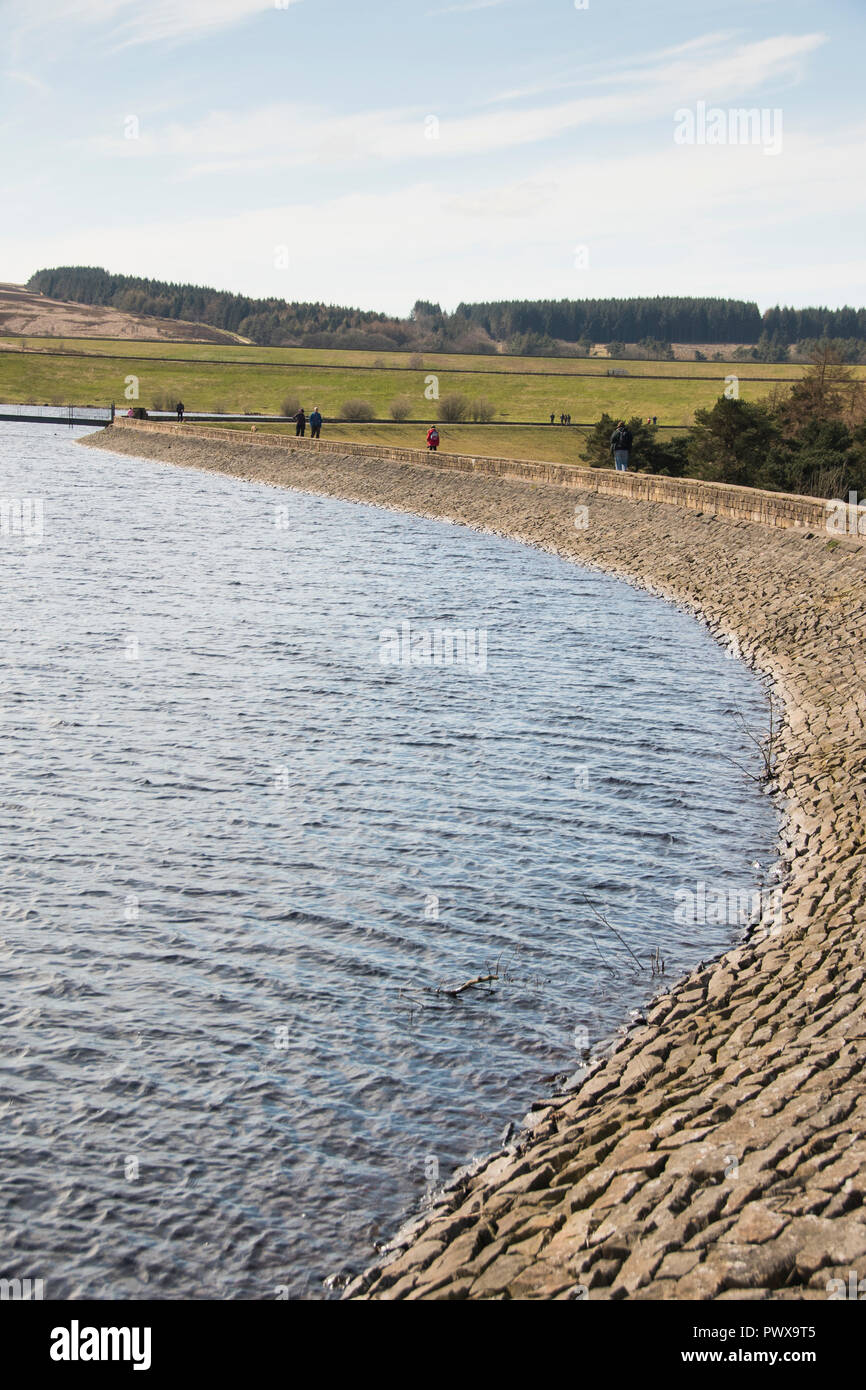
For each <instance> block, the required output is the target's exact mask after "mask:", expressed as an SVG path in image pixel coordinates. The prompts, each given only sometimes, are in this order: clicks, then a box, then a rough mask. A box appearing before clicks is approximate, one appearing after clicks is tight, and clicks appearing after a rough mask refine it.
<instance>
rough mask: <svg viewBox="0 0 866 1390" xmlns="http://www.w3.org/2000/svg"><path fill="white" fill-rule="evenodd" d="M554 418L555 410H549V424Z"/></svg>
mask: <svg viewBox="0 0 866 1390" xmlns="http://www.w3.org/2000/svg"><path fill="white" fill-rule="evenodd" d="M555 418H556V411H555V410H551V412H550V423H551V424H553V422H554V420H555Z"/></svg>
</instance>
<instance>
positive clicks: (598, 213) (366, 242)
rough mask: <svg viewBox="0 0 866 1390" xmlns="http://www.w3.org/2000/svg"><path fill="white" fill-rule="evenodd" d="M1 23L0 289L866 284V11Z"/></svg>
mask: <svg viewBox="0 0 866 1390" xmlns="http://www.w3.org/2000/svg"><path fill="white" fill-rule="evenodd" d="M0 19H2V30H3V34H4V43H3V48H2V57H0V199H2V208H3V216H2V219H0V280H5V281H11V282H14V283H23V282H24V281H26V280H27V278H28V277H29V276H30V275H31V274H32V273H33V272H34V271H35V270H37V269H39V268H41V267H44V266H52V265H70V264H72V265H81V264H83V265H100V266H104V267H105V268H106V269H108V270H111V271H114V272H119V273H125V274H132V275H146V276H151V277H154V278H157V279H165V280H175V281H190V282H193V283H195V284H204V285H212V286H215V287H216V288H218V289H229V290H234V291H238V292H241V293H245V294H250V295H256V296H264V295H276V296H279V297H280V298H284V299H288V300H315V301H325V302H328V303H334V304H343V305H353V306H357V307H360V308H365V309H379V310H382V311H384V312H387V313H392V314H401V315H405V314H406V313H408V312H409V310H410V309H411V307H412V305H413V303H414V302H415V300H416V299H426V300H432V301H435V302H438V303H440V304H441V305H442V307H443V308H445V309H449V310H451V309H453V308H454V307H455V306H456V305H457V304H458V303H459V302H461V301H475V300H483V299H534V298H555V299H563V298H567V299H579V298H585V297H595V296H599V297H604V296H609V295H654V294H695V295H725V296H731V297H734V298H744V299H755V300H757V302H758V304H759V306H760V308H761V309H764V308H766V307H767V306H769V305H772V304H776V303H789V304H797V305H805V304H827V305H830V306H832V307H835V306H839V305H842V304H845V303H849V304H856V305H862V304H863V303H864V302H866V258H864V255H863V246H864V235H863V233H864V205H866V179H864V177H863V175H864V166H866V157H864V146H866V140H864V136H866V106H864V102H863V99H862V96H861V95H860V93H861V90H862V73H863V71H864V69H866V3H864V0H822V3H821V4H815V3H814V0H784V2H782V0H653V3H647V2H646V0H454V3H449V0H368V3H366V4H364V5H361V4H359V3H357V0H148V3H143V0H0ZM740 109H754V110H756V111H758V112H760V113H762V114H761V119H760V121H759V123H758V124H757V125H756V126H755V128H754V130H751V128H750V131H749V132H746V131H744V130H743V129H741V128H740V123H739V120H738V118H737V117H736V115H734V116H733V117H732V116H731V115H730V113H731V112H734V113H735V112H736V111H738V110H740ZM746 134H749V135H750V136H751V135H753V136H754V138H753V139H752V138H748V139H746V138H743V137H744V135H746Z"/></svg>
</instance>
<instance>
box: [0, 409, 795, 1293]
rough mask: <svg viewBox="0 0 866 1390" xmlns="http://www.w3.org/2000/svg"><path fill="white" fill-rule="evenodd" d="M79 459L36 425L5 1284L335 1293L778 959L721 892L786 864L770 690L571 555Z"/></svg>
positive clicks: (9, 653) (14, 477)
mask: <svg viewBox="0 0 866 1390" xmlns="http://www.w3.org/2000/svg"><path fill="white" fill-rule="evenodd" d="M78 433H80V431H75V432H73V431H69V430H65V431H64V430H62V429H59V428H52V427H49V426H39V425H32V426H25V425H14V424H10V425H7V426H4V427H3V428H2V432H0V500H2V501H3V504H4V510H3V534H2V535H0V564H2V573H3V580H2V645H0V736H2V751H3V757H2V763H0V839H2V845H3V861H2V880H0V884H2V907H0V913H2V915H0V982H2V988H0V1010H2V1015H0V1016H2V1023H3V1037H4V1047H3V1051H2V1055H0V1221H2V1240H0V1250H2V1261H3V1267H0V1276H2V1277H5V1278H9V1277H15V1276H19V1277H31V1278H42V1279H44V1281H45V1296H46V1297H49V1298H70V1297H74V1298H96V1299H105V1298H112V1297H119V1298H153V1297H157V1298H218V1299H222V1298H251V1299H273V1298H277V1297H279V1296H281V1295H284V1294H285V1293H286V1292H288V1293H289V1295H290V1296H292V1297H322V1296H326V1294H325V1291H324V1289H323V1285H322V1281H323V1279H324V1277H325V1276H327V1275H328V1274H330V1273H331V1272H332V1271H334V1270H336V1269H338V1268H345V1267H348V1268H360V1267H361V1266H363V1265H364V1264H365V1263H366V1262H369V1260H370V1259H371V1258H372V1257H373V1253H374V1251H373V1246H374V1242H375V1241H376V1240H380V1239H384V1238H385V1237H387V1236H388V1235H389V1234H390V1233H392V1232H393V1230H394V1228H395V1227H396V1225H397V1224H398V1223H399V1221H400V1219H401V1217H402V1216H404V1215H405V1214H407V1213H408V1212H410V1211H411V1210H412V1209H413V1208H414V1207H417V1205H418V1204H419V1203H420V1202H422V1201H424V1200H425V1199H426V1197H428V1196H429V1195H430V1194H431V1193H432V1192H433V1191H434V1190H435V1187H436V1184H437V1183H438V1182H439V1181H441V1180H444V1179H445V1178H446V1177H447V1176H448V1174H449V1173H450V1172H451V1171H452V1170H453V1168H454V1167H455V1166H456V1165H459V1164H461V1163H463V1162H465V1161H466V1160H467V1159H468V1158H469V1157H470V1156H471V1155H472V1154H473V1153H479V1154H481V1153H484V1152H486V1151H488V1150H490V1149H492V1148H494V1147H496V1145H497V1143H498V1141H499V1137H500V1135H501V1134H502V1131H503V1129H504V1128H505V1126H506V1125H507V1124H508V1123H509V1122H511V1121H515V1122H519V1120H520V1118H521V1117H522V1115H523V1114H524V1112H525V1111H526V1109H527V1106H528V1104H529V1103H530V1102H531V1101H533V1100H536V1099H538V1098H540V1097H542V1096H544V1095H545V1094H546V1093H549V1091H550V1089H551V1082H552V1078H554V1077H555V1076H563V1075H570V1074H571V1073H573V1072H575V1071H576V1069H577V1068H578V1067H579V1065H580V1064H581V1062H582V1061H585V1060H586V1056H587V1052H588V1051H590V1052H591V1050H592V1049H593V1048H595V1047H597V1046H598V1045H599V1044H600V1043H601V1042H602V1041H603V1040H604V1039H606V1038H609V1037H610V1036H611V1034H613V1033H614V1032H615V1030H616V1029H617V1027H618V1026H620V1025H622V1024H623V1023H625V1022H627V1021H628V1019H629V1015H630V1011H632V1010H634V1009H638V1008H640V1007H641V1006H642V1005H643V1004H645V1003H646V1001H647V1000H648V999H649V997H650V996H651V995H652V993H653V992H654V991H655V990H656V989H657V988H658V986H659V980H658V979H657V978H654V977H653V974H652V971H651V968H650V953H651V952H654V951H656V950H658V951H659V952H660V955H661V957H662V958H663V959H664V960H665V962H666V966H665V971H666V973H665V977H664V978H665V980H673V979H675V978H676V977H677V975H678V974H680V973H681V972H682V971H684V970H685V969H687V968H689V967H691V966H693V965H694V964H696V963H697V962H698V961H699V960H701V959H707V960H708V959H710V958H711V957H712V956H713V955H715V954H717V953H718V952H720V951H721V950H723V949H724V948H725V947H727V946H729V945H730V944H731V943H732V941H733V940H734V939H736V938H737V937H738V936H739V935H740V934H741V932H742V926H741V925H740V924H739V922H738V921H737V920H732V917H731V914H728V915H727V917H725V916H724V914H719V913H718V912H715V913H714V912H704V913H703V916H701V915H700V913H699V914H698V920H694V917H692V918H689V916H688V912H687V911H685V910H684V908H683V904H684V903H686V902H688V901H692V902H698V901H700V885H707V886H709V888H710V890H713V889H719V888H721V890H722V891H727V890H729V889H730V890H734V892H735V893H741V894H742V895H744V896H748V893H749V892H750V891H751V890H753V889H755V888H756V886H757V884H758V880H759V876H760V873H761V872H762V871H761V870H759V869H758V868H756V867H754V866H755V864H756V862H758V863H760V864H761V865H764V866H766V865H767V863H768V862H769V860H770V859H771V858H772V854H773V842H774V837H775V832H776V816H775V814H774V811H773V808H772V806H771V804H770V802H769V801H768V799H767V798H765V797H763V796H762V795H761V794H760V793H759V791H758V790H757V787H756V786H755V785H754V784H753V783H751V782H750V781H749V779H748V778H747V777H745V776H744V775H743V772H742V771H741V770H740V768H738V767H737V766H736V764H737V763H741V764H744V765H748V766H749V767H751V768H752V769H753V770H755V771H757V758H756V755H755V750H754V749H753V747H752V745H751V743H750V741H749V738H748V737H747V735H746V733H745V732H744V729H743V723H744V722H745V724H746V725H748V727H749V728H750V729H752V730H753V731H754V732H755V733H756V734H758V735H760V734H762V733H763V732H764V730H765V726H766V705H765V701H764V696H763V691H762V689H761V686H760V684H759V682H758V681H757V679H756V678H755V677H753V676H752V675H751V674H750V673H749V672H748V671H747V670H746V669H745V668H744V667H743V666H741V665H740V664H739V663H738V662H736V661H734V660H731V659H729V658H728V657H727V656H726V654H725V652H724V651H723V650H722V649H721V648H720V647H719V646H718V645H717V644H716V643H715V642H714V641H713V640H712V639H711V637H710V636H709V634H708V633H707V632H706V631H705V630H704V629H703V628H702V627H701V626H700V625H699V624H698V623H696V622H695V621H694V620H693V619H692V618H690V617H688V616H687V615H685V614H683V613H681V612H679V611H677V610H676V609H675V608H674V607H672V606H670V605H668V604H665V603H663V602H662V601H660V600H658V599H655V598H653V597H651V596H649V595H647V594H644V593H641V592H638V591H635V590H633V589H631V588H629V587H628V586H626V585H625V584H623V583H621V582H619V581H616V580H613V579H611V578H608V577H605V576H603V575H599V574H596V573H592V572H589V571H586V570H582V569H580V568H578V567H576V566H574V565H571V564H569V563H567V562H566V561H564V560H561V559H559V558H557V557H555V556H551V555H548V554H544V553H541V552H537V551H533V550H531V549H529V548H527V547H524V546H521V545H519V544H518V543H516V542H512V541H509V540H506V539H502V538H498V537H494V536H485V535H479V534H476V533H474V532H471V531H469V530H466V529H464V528H461V527H458V526H452V525H448V524H444V523H439V522H434V521H428V520H423V519H418V518H413V517H410V516H404V515H401V514H398V513H394V512H390V511H385V510H380V509H376V508H373V507H364V506H359V505H356V504H353V503H349V502H343V501H339V500H335V499H330V498H320V497H314V496H309V495H306V494H301V493H297V492H287V491H283V490H278V489H274V488H269V487H266V486H264V485H260V484H254V483H243V482H238V481H235V480H232V479H229V478H226V477H223V476H220V475H218V474H208V473H203V472H198V471H193V470H183V469H179V468H175V467H172V466H169V465H164V464H160V463H154V462H151V461H147V460H136V459H132V458H127V457H125V456H119V455H112V454H108V453H103V452H98V451H91V450H87V449H83V448H81V447H79V446H78V445H77V444H76V443H75V436H76V435H77V434H78ZM405 625H408V627H407V626H405ZM448 634H450V635H448ZM412 652H414V653H415V658H416V659H415V661H414V662H413V661H412V660H411V653H412ZM436 652H438V653H439V656H440V660H439V662H438V663H435V664H434V662H433V660H432V657H431V659H430V660H428V659H427V656H428V654H434V653H436ZM406 653H409V654H410V659H409V660H404V657H405V656H406ZM461 653H462V654H463V656H464V657H466V658H467V659H464V660H462V661H461V660H460V656H461ZM689 895H691V897H689ZM630 952H633V953H634V957H636V958H637V960H635V958H634V957H633V956H632V955H631V954H630ZM482 975H494V976H495V977H496V978H495V979H494V980H492V981H490V982H488V983H487V984H484V985H480V986H477V987H473V988H471V989H467V990H465V991H464V992H462V993H460V994H454V993H450V994H449V993H444V992H441V991H442V987H443V986H445V987H447V988H450V989H452V990H453V989H456V988H457V986H459V985H460V984H462V983H464V982H466V981H468V980H470V979H473V978H474V977H477V976H482ZM437 991H440V992H437Z"/></svg>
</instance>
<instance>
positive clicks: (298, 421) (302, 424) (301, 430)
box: [292, 406, 307, 436]
mask: <svg viewBox="0 0 866 1390" xmlns="http://www.w3.org/2000/svg"><path fill="white" fill-rule="evenodd" d="M292 419H293V420H294V422H295V435H296V436H297V435H299V434H300V435H303V434H305V433H306V429H307V417H306V415H305V414H304V407H303V406H301V408H300V410H299V411H298V413H297V415H293V416H292Z"/></svg>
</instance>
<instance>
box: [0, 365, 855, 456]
mask: <svg viewBox="0 0 866 1390" xmlns="http://www.w3.org/2000/svg"><path fill="white" fill-rule="evenodd" d="M22 348H26V349H28V350H27V351H22ZM84 354H87V355H84ZM166 359H174V360H166ZM208 359H214V360H208ZM422 360H423V364H424V365H423V366H422V367H420V368H419V367H415V368H412V369H410V368H409V366H408V358H407V357H406V356H405V355H399V354H396V353H390V354H388V353H371V352H366V353H365V352H335V351H330V350H329V351H315V350H313V349H309V348H252V347H236V348H227V347H220V346H214V345H213V344H195V345H187V344H173V343H172V344H163V343H146V344H141V343H131V342H118V341H105V340H92V339H51V340H46V339H44V338H43V339H35V338H32V339H22V338H2V339H0V400H5V401H9V402H26V401H33V402H38V403H43V402H45V403H57V404H60V403H66V402H75V403H76V404H79V405H85V404H93V405H101V404H107V403H109V402H111V401H114V402H115V403H116V404H117V406H118V409H122V408H126V406H127V404H128V403H130V402H131V401H133V400H135V399H136V398H134V397H128V396H126V395H125V393H126V390H127V388H128V386H129V384H130V383H129V381H128V378H131V377H134V378H136V382H137V388H138V397H137V403H138V404H141V405H143V406H145V407H148V406H152V405H153V402H154V397H157V396H169V397H171V399H172V400H175V399H181V400H183V402H184V404H185V405H186V407H187V410H191V411H195V410H221V411H226V412H231V413H253V412H259V413H262V414H278V413H280V410H281V406H282V402H283V401H284V399H285V398H286V397H289V396H294V397H296V398H297V399H298V400H300V402H301V404H302V405H303V406H304V407H305V409H306V410H308V411H309V410H311V409H312V408H313V407H314V406H316V405H318V406H319V408H320V409H321V411H322V413H323V415H324V416H325V419H326V421H328V420H329V419H333V418H335V417H339V416H341V415H342V413H343V404H344V402H345V401H347V400H350V399H352V398H361V399H363V400H366V401H369V402H370V404H371V405H372V407H373V411H374V414H375V415H376V416H377V417H380V418H386V419H387V417H388V416H389V407H390V404H391V402H392V400H393V399H394V398H395V397H396V396H407V397H408V398H409V400H410V414H411V419H412V420H413V421H415V422H417V423H415V424H414V425H409V426H403V425H380V426H375V427H374V426H353V427H352V431H351V435H350V436H346V437H352V438H358V439H360V438H363V439H372V435H371V433H370V432H371V430H373V429H374V428H375V429H378V430H380V431H382V434H381V437H380V438H379V439H378V440H374V441H373V442H384V441H385V439H386V438H387V439H388V440H389V441H393V442H398V441H399V442H400V443H402V442H403V441H404V439H405V438H406V431H407V429H408V431H409V433H410V434H411V438H412V440H413V441H417V438H418V432H419V428H420V422H424V423H430V422H432V421H433V420H437V419H438V412H439V405H438V401H437V400H436V399H435V398H434V397H433V395H432V392H433V389H434V387H435V388H436V389H438V394H439V398H440V399H441V397H443V396H445V395H447V394H449V393H451V392H457V393H459V394H460V395H463V396H465V397H466V398H467V399H468V400H469V401H472V400H475V399H478V398H483V399H485V400H487V401H489V402H490V403H491V405H492V407H493V409H494V411H495V416H494V418H495V420H496V421H498V422H509V421H513V422H526V423H528V424H532V425H534V426H536V427H537V426H541V425H544V426H546V429H544V430H543V431H542V434H543V436H544V440H545V445H544V447H545V449H546V451H547V452H545V453H544V454H543V455H538V454H537V453H531V452H530V453H527V454H526V457H533V456H535V457H545V458H554V457H556V455H555V454H554V453H552V452H551V450H552V449H555V450H556V451H557V452H558V451H559V450H561V449H565V448H567V447H569V446H567V445H566V444H565V442H562V443H557V444H555V445H554V444H553V443H552V437H553V436H554V435H555V434H556V433H557V431H558V430H559V429H560V427H559V426H555V427H554V428H553V429H551V427H550V426H549V423H548V422H549V418H550V414H551V412H554V414H555V415H556V416H557V417H558V416H559V414H560V412H562V411H565V412H567V413H569V414H570V415H571V416H572V419H573V421H574V423H575V424H578V423H592V422H593V421H595V420H597V419H598V418H599V417H600V416H601V415H602V413H603V412H605V411H607V412H608V414H610V415H616V416H632V415H639V416H642V417H643V418H647V417H650V416H653V415H654V416H657V417H658V422H659V424H660V425H668V426H683V425H689V424H691V423H692V421H693V418H694V412H695V410H696V409H699V408H701V407H706V406H712V405H713V403H714V402H715V401H716V400H717V399H718V397H719V396H720V395H721V394H722V392H723V390H724V387H725V377H726V375H729V374H732V373H735V374H736V375H737V377H738V378H739V382H740V388H739V389H740V394H741V396H743V397H744V398H746V399H748V400H757V399H760V398H761V397H762V396H765V395H766V394H767V392H768V391H769V390H770V389H771V385H772V382H773V380H775V381H776V382H777V383H779V384H780V389H785V388H784V386H782V385H781V381H782V380H783V379H785V378H787V379H788V380H791V379H796V378H797V377H798V376H800V375H801V374H802V370H803V369H802V368H797V367H781V366H775V367H773V366H767V365H765V364H762V363H761V364H758V363H741V364H737V365H731V364H723V363H710V362H706V363H683V362H642V361H641V362H625V361H619V362H617V363H616V364H615V367H616V370H617V371H626V372H628V373H629V375H628V376H621V377H619V376H618V377H611V376H607V375H606V372H607V371H608V369H609V368H610V367H611V365H612V364H611V363H610V361H609V360H607V359H599V358H589V359H562V358H538V357H529V358H527V357H524V358H520V357H495V358H491V357H483V356H482V357H467V356H459V355H456V354H455V355H445V354H442V355H436V354H431V353H427V354H424V355H423V358H422ZM861 370H862V371H864V372H866V369H861ZM431 377H432V378H435V382H433V381H431ZM654 378H658V379H654ZM438 423H439V424H440V425H441V424H442V421H441V419H440V420H438ZM335 428H336V427H335V426H330V425H329V426H328V427H327V429H328V433H329V434H330V435H331V436H334V432H335ZM445 428H447V426H446V427H445ZM467 429H468V427H467ZM562 433H563V434H565V435H566V436H567V437H568V435H569V431H567V430H564V431H562ZM464 434H465V431H464V430H462V429H461V437H462V436H463V435H464ZM488 434H495V435H496V436H498V437H499V439H498V442H497V443H495V444H494V442H493V440H492V439H491V440H490V442H489V443H488V442H486V441H487V437H488ZM503 434H504V431H502V430H500V429H494V428H493V427H492V426H491V427H480V428H478V429H476V430H474V431H473V436H474V435H477V436H478V439H479V441H480V440H482V439H483V440H484V441H485V444H484V448H483V449H480V448H479V449H478V452H484V453H488V454H490V453H497V452H502V447H503V446H502V439H501V436H502V435H503ZM466 437H467V438H468V435H466ZM526 438H527V441H528V442H529V441H530V436H527V437H526ZM531 442H533V443H534V442H535V431H533V433H532V436H531ZM467 447H468V448H470V450H471V449H473V448H474V447H475V446H474V444H468V445H467ZM514 447H515V446H514V444H513V441H512V442H510V443H509V447H508V452H509V453H511V452H513V451H514ZM571 447H573V445H572V446H571Z"/></svg>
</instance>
